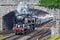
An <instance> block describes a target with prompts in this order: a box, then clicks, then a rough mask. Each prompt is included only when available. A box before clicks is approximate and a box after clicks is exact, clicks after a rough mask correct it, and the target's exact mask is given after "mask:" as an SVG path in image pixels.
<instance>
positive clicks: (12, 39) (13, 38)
mask: <svg viewBox="0 0 60 40" xmlns="http://www.w3.org/2000/svg"><path fill="white" fill-rule="evenodd" d="M18 37H19V38H20V37H22V35H12V36H10V37H7V38H4V39H2V40H15V39H17V38H18Z"/></svg>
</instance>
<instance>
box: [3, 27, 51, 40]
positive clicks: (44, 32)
mask: <svg viewBox="0 0 60 40" xmlns="http://www.w3.org/2000/svg"><path fill="white" fill-rule="evenodd" d="M38 29H39V28H38ZM49 34H50V30H49V29H39V30H34V31H33V32H31V33H29V34H26V35H12V36H10V37H7V38H5V39H3V40H18V39H19V40H20V39H21V38H23V37H24V36H30V37H29V38H27V39H26V40H36V39H38V40H40V39H41V38H43V37H45V36H47V35H49ZM35 38H36V39H35Z"/></svg>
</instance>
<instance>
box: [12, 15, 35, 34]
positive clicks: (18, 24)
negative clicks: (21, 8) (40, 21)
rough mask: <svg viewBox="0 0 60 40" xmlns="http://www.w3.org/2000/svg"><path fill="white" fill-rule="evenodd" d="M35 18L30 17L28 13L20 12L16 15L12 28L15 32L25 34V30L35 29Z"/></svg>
mask: <svg viewBox="0 0 60 40" xmlns="http://www.w3.org/2000/svg"><path fill="white" fill-rule="evenodd" d="M35 21H36V18H34V17H32V16H31V15H30V14H21V15H18V16H16V18H15V24H14V27H13V30H14V31H15V34H16V35H17V34H19V33H22V34H25V33H26V32H31V31H33V30H34V29H35Z"/></svg>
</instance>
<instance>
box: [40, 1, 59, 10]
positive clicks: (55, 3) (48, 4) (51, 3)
mask: <svg viewBox="0 0 60 40" xmlns="http://www.w3.org/2000/svg"><path fill="white" fill-rule="evenodd" d="M39 5H41V6H45V7H48V8H58V9H60V0H39Z"/></svg>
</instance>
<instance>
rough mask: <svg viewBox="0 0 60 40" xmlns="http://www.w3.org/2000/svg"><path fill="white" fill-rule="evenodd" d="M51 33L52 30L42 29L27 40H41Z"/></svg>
mask: <svg viewBox="0 0 60 40" xmlns="http://www.w3.org/2000/svg"><path fill="white" fill-rule="evenodd" d="M49 34H50V30H45V31H44V30H41V31H39V32H37V33H36V34H34V35H32V36H31V37H30V38H28V39H27V40H37V39H38V40H40V39H41V38H43V37H45V36H47V35H49Z"/></svg>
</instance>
